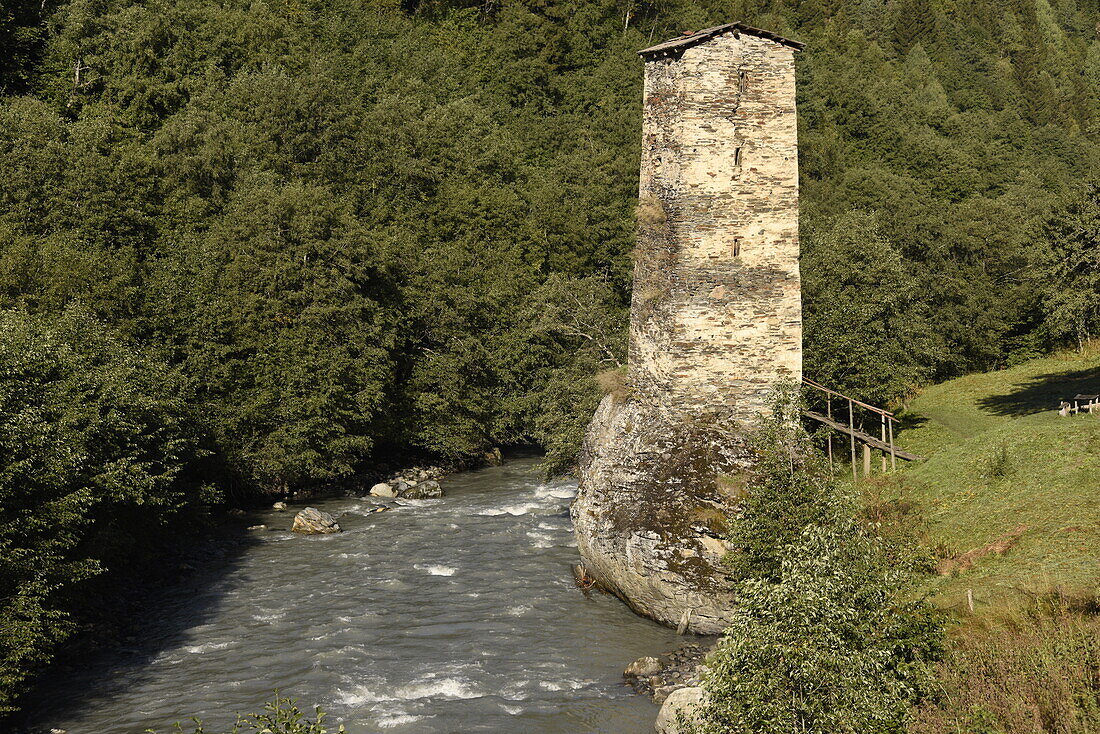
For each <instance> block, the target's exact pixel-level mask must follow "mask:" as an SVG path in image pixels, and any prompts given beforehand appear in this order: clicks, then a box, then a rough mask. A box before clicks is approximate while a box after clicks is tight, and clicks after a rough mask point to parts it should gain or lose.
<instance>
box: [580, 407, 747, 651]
mask: <svg viewBox="0 0 1100 734" xmlns="http://www.w3.org/2000/svg"><path fill="white" fill-rule="evenodd" d="M667 421H668V419H667V418H666V417H664V416H661V415H659V414H657V413H655V412H654V411H653V410H652V409H651V408H648V407H646V406H643V405H642V404H640V403H638V402H635V401H627V402H625V403H617V402H615V401H614V400H613V399H611V398H610V397H607V398H604V400H603V402H601V403H600V406H599V408H598V409H597V410H596V415H595V417H594V418H593V420H592V423H591V425H590V426H589V429H588V434H587V436H586V437H585V441H584V445H583V447H582V452H581V462H580V466H581V475H580V487H579V490H578V492H577V497H576V499H575V500H574V501H573V504H572V506H571V508H570V513H571V515H572V518H573V525H574V528H575V530H576V534H577V547H578V550H579V551H580V553H581V556H582V557H583V558H584V561H585V568H586V570H587V572H588V573H589V574H590V575H591V576H592V577H593V578H594V579H596V581H597V582H598V583H599V585H600V587H601V588H603V589H606V590H608V591H610V592H612V593H614V594H616V595H617V596H619V597H620V598H622V599H623V600H624V601H625V602H626V603H627V604H629V605H630V606H631V608H633V609H634V610H635V611H636V612H638V613H640V614H643V615H645V616H648V617H652V618H653V619H656V620H658V621H660V622H664V623H665V624H668V625H671V626H678V625H680V624H681V623H682V622H684V620H685V619H686V622H687V623H686V625H685V627H686V629H688V630H691V631H693V632H697V633H701V634H717V633H719V632H721V631H722V630H724V629H725V627H726V626H727V624H728V622H729V619H730V609H731V608H732V602H733V595H732V590H731V584H730V582H729V580H728V578H727V576H726V573H725V570H724V568H723V566H722V556H723V555H724V553H716V552H715V549H716V548H717V546H715V545H714V544H713V543H711V542H710V539H711V538H713V537H720V536H722V535H724V534H725V533H726V530H727V529H726V526H725V518H726V517H728V516H729V515H730V514H731V513H732V512H733V511H734V510H735V504H734V503H733V502H732V501H731V500H730V498H729V497H728V495H726V494H724V493H723V492H721V491H720V490H719V487H718V478H719V476H720V475H721V474H723V473H724V472H726V471H729V472H734V471H738V470H739V466H740V465H741V463H742V462H743V458H744V457H743V455H742V454H741V452H742V451H743V449H742V447H741V446H740V444H738V443H737V441H736V439H735V438H731V439H727V438H726V437H725V435H724V432H719V433H718V437H717V438H716V437H715V435H714V434H713V432H712V431H709V430H706V429H704V428H698V427H684V426H682V425H678V424H673V423H669V422H667ZM684 550H687V551H688V553H686V554H685V553H684V552H683V551H684Z"/></svg>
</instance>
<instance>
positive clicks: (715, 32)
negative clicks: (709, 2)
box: [638, 23, 806, 61]
mask: <svg viewBox="0 0 1100 734" xmlns="http://www.w3.org/2000/svg"><path fill="white" fill-rule="evenodd" d="M726 31H738V32H740V33H744V34H745V35H749V36H757V37H759V38H766V39H768V40H769V41H775V42H776V43H781V44H783V45H784V46H790V47H791V48H793V49H794V50H795V51H801V50H802V49H803V48H804V47H805V46H806V44H804V43H802V42H801V41H792V40H791V39H789V38H784V37H783V36H780V35H778V34H776V33H772V32H771V31H765V30H762V29H760V28H753V27H752V26H750V25H745V24H744V23H726V24H725V25H717V26H714V27H713V28H704V29H703V30H701V31H696V32H695V33H692V34H691V35H687V36H680V37H679V38H673V39H672V40H669V41H664V42H662V43H658V44H657V45H656V46H650V47H649V48H643V49H642V50H641V51H639V52H638V55H639V56H641V57H642V58H643V59H646V60H647V61H648V60H649V59H651V58H656V57H660V56H670V55H676V54H681V53H683V52H684V51H685V50H687V49H688V48H691V47H692V46H697V45H698V44H700V43H705V42H706V41H709V40H710V39H712V38H714V37H715V36H719V35H721V34H723V33H725V32H726Z"/></svg>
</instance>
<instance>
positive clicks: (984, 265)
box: [0, 0, 1100, 710]
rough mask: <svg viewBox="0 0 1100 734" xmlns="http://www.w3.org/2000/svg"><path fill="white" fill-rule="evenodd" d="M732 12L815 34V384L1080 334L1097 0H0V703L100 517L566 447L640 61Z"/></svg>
mask: <svg viewBox="0 0 1100 734" xmlns="http://www.w3.org/2000/svg"><path fill="white" fill-rule="evenodd" d="M737 19H739V20H743V21H746V22H750V23H752V24H754V25H758V26H763V27H767V28H770V29H774V30H776V31H779V32H782V33H784V34H787V35H790V36H791V37H794V38H797V39H799V40H802V41H805V42H807V44H808V45H807V48H806V50H805V51H804V52H803V53H802V54H801V56H800V60H799V64H800V66H799V69H800V72H799V73H800V77H799V83H800V87H799V102H800V127H801V131H800V136H801V168H802V187H803V215H802V233H803V243H804V258H803V272H804V276H805V299H806V304H805V305H806V312H807V313H806V327H807V334H806V336H807V356H806V358H807V365H806V369H807V373H808V374H809V375H812V376H813V377H815V378H816V379H817V380H820V381H822V382H825V383H827V384H830V385H832V386H834V387H836V388H838V389H843V390H846V391H851V392H854V393H856V394H858V395H860V396H862V397H865V398H867V399H871V400H875V401H879V402H886V401H894V402H896V401H900V400H903V399H905V398H906V397H907V396H908V395H910V394H911V393H912V392H913V391H914V389H915V388H917V387H918V386H920V385H922V384H925V383H928V382H931V381H935V380H938V379H943V378H946V377H949V376H953V375H958V374H962V373H965V372H968V371H973V370H984V369H990V368H994V367H998V366H1003V365H1006V364H1010V363H1013V362H1015V361H1018V360H1021V359H1025V358H1028V357H1031V356H1034V355H1036V354H1039V353H1042V352H1043V351H1044V350H1046V349H1048V348H1050V347H1051V346H1054V345H1058V344H1061V343H1067V342H1068V343H1079V342H1081V341H1083V340H1087V339H1088V338H1090V336H1091V334H1092V333H1093V332H1094V331H1095V330H1096V329H1097V328H1098V327H1100V323H1098V322H1100V315H1098V313H1097V307H1096V303H1097V302H1098V301H1097V299H1096V297H1095V296H1096V295H1097V289H1098V288H1100V284H1098V283H1100V278H1097V277H1096V273H1097V263H1096V256H1095V251H1096V250H1095V248H1093V247H1092V245H1093V244H1095V243H1097V241H1098V240H1100V232H1098V227H1100V224H1098V222H1100V218H1098V216H1097V211H1098V204H1097V201H1098V199H1100V190H1098V189H1096V188H1089V187H1087V186H1085V184H1086V182H1087V180H1088V179H1089V177H1090V176H1092V175H1094V172H1095V171H1097V170H1100V168H1098V163H1100V40H1098V38H1097V24H1098V22H1100V0H848V1H847V2H845V1H843V0H801V1H799V0H727V1H726V2H719V1H717V0H704V1H702V2H699V1H689V0H662V1H659V2H637V1H636V0H574V1H573V2H570V3H555V2H550V0H496V1H492V0H491V1H490V2H486V3H484V4H469V3H465V2H460V1H451V0H434V1H432V2H423V3H420V2H416V1H415V0H406V2H403V3H398V2H390V1H387V0H381V1H376V2H363V1H362V0H360V1H357V2H354V1H352V0H272V1H270V2H264V1H262V0H260V1H253V0H249V1H248V2H245V1H244V0H145V1H139V0H45V1H44V2H43V0H3V3H2V4H0V94H2V95H3V97H2V99H0V172H2V174H3V175H2V176H0V309H3V310H4V313H3V316H2V319H0V329H2V330H3V332H4V335H3V338H4V340H5V343H4V344H2V345H0V425H2V426H3V427H4V431H3V432H2V433H3V435H2V436H0V527H2V530H0V557H2V558H3V561H2V562H0V604H2V605H3V609H2V610H0V619H2V620H3V621H2V622H0V659H2V660H0V710H2V709H3V708H4V707H6V706H10V705H11V704H12V701H13V700H14V698H13V697H14V696H15V694H16V693H17V692H18V690H19V689H20V687H21V685H22V680H23V678H24V676H25V674H26V672H27V671H28V670H30V669H33V667H34V666H35V665H37V664H38V663H39V662H41V660H43V659H45V658H46V657H48V655H49V653H50V651H51V649H53V645H54V643H55V641H56V640H57V639H59V638H60V637H62V636H63V635H64V634H66V632H67V629H68V628H67V627H66V624H65V621H64V611H65V610H66V609H67V605H68V604H71V601H67V600H69V599H70V587H73V586H74V584H75V585H79V584H80V583H82V581H81V580H82V579H85V578H87V577H89V576H91V575H93V574H95V573H96V572H97V571H99V570H101V569H102V568H104V567H107V568H109V567H112V564H113V559H117V558H121V557H123V554H124V553H125V550H124V549H122V550H120V549H119V548H117V547H115V544H112V543H110V542H107V540H106V538H108V537H109V536H110V533H111V529H112V527H113V526H114V525H115V524H116V523H117V522H119V518H129V520H130V521H135V520H140V521H142V522H148V523H152V525H153V526H155V525H156V524H158V523H167V522H171V521H172V518H173V517H174V516H176V515H178V513H180V512H182V511H185V510H188V509H189V508H194V507H196V506H200V505H207V504H210V503H217V502H219V501H228V500H235V501H240V498H243V497H247V496H249V495H253V494H257V493H277V492H283V491H286V490H288V489H292V488H295V487H298V486H303V485H309V484H314V483H318V482H323V481H328V480H333V479H339V478H341V477H346V476H349V475H351V474H353V473H354V472H356V471H357V470H360V469H362V468H363V467H364V466H369V464H370V462H372V461H378V460H391V459H393V457H395V456H401V455H412V454H421V455H430V456H432V457H434V458H438V459H443V460H451V461H463V460H469V459H476V458H477V457H478V456H480V455H482V454H483V453H484V452H485V451H486V450H488V449H490V448H492V447H494V446H505V445H515V444H522V443H538V444H540V445H542V446H543V447H545V448H546V449H548V450H549V452H550V457H551V463H552V465H553V466H554V467H555V468H558V469H561V468H568V466H569V465H570V462H571V457H572V455H573V453H574V452H575V450H576V446H577V444H578V442H579V437H580V434H581V431H582V430H583V426H584V424H585V422H586V421H587V418H588V416H589V414H590V413H591V410H592V408H593V407H594V405H595V402H596V401H597V400H598V398H599V388H598V386H597V383H596V381H595V380H594V379H593V376H594V375H596V374H597V373H598V372H600V371H601V370H604V369H607V368H610V367H615V366H617V365H618V364H619V362H621V361H622V360H623V358H624V351H625V323H626V322H625V317H626V305H627V303H628V300H629V287H630V275H631V260H630V252H631V249H632V240H633V236H634V227H635V225H634V206H635V203H636V201H635V199H636V188H637V162H638V156H639V150H638V145H639V141H638V137H639V130H640V101H641V63H640V61H639V60H638V59H637V57H636V56H635V54H634V52H635V51H636V50H637V49H639V48H641V47H643V46H645V45H647V44H649V43H650V42H653V41H655V40H660V39H661V38H663V37H665V36H669V35H674V34H676V33H679V32H681V31H683V30H692V29H696V28H699V27H704V26H707V25H713V24H716V23H719V22H725V21H729V20H737ZM1067 293H1072V294H1074V297H1072V298H1071V297H1067V296H1066V294H1067ZM44 447H45V448H44ZM47 449H48V450H47ZM219 496H220V497H221V499H219Z"/></svg>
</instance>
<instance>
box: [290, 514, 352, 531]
mask: <svg viewBox="0 0 1100 734" xmlns="http://www.w3.org/2000/svg"><path fill="white" fill-rule="evenodd" d="M290 529H291V530H292V531H294V532H295V533H301V534H302V535H322V534H325V533H338V532H340V525H339V524H337V522H336V520H335V519H334V518H333V517H332V515H330V514H328V513H327V512H321V511H320V510H318V509H317V508H315V507H307V508H306V509H304V510H302V511H301V512H299V513H298V514H297V515H295V516H294V525H292V526H291V528H290Z"/></svg>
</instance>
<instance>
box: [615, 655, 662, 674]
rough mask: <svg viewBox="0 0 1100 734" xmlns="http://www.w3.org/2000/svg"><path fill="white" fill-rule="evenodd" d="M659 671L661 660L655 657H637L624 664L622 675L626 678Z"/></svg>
mask: <svg viewBox="0 0 1100 734" xmlns="http://www.w3.org/2000/svg"><path fill="white" fill-rule="evenodd" d="M660 672H661V661H660V660H658V659H657V658H649V657H646V658H638V659H637V660H635V661H634V662H632V663H631V664H630V665H628V666H626V670H625V671H623V675H624V676H626V677H627V678H643V677H649V676H651V675H657V674H658V673H660Z"/></svg>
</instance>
